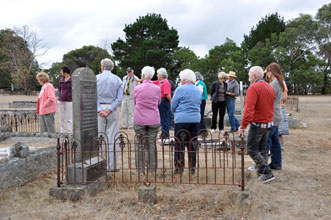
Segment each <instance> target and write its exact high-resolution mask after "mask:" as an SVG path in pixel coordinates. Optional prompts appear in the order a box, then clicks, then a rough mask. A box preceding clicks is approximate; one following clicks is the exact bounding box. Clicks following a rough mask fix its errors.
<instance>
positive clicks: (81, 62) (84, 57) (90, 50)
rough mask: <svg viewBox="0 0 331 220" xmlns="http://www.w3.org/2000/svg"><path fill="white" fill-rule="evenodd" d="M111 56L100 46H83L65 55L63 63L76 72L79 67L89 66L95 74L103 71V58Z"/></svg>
mask: <svg viewBox="0 0 331 220" xmlns="http://www.w3.org/2000/svg"><path fill="white" fill-rule="evenodd" d="M104 58H110V59H111V55H110V54H109V53H108V52H107V51H106V50H105V49H102V48H100V47H95V46H92V45H91V46H83V47H82V48H80V49H76V50H72V51H70V52H68V53H67V54H64V55H63V59H62V63H63V64H64V65H66V66H68V67H69V69H70V70H71V71H72V72H74V71H75V69H77V68H79V67H89V68H90V69H91V70H92V71H93V72H94V73H95V74H98V73H99V72H100V71H101V64H100V62H101V60H102V59H104Z"/></svg>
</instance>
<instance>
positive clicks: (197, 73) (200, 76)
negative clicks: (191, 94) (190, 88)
mask: <svg viewBox="0 0 331 220" xmlns="http://www.w3.org/2000/svg"><path fill="white" fill-rule="evenodd" d="M194 74H195V77H196V79H197V81H199V80H201V81H203V80H204V78H203V75H202V74H201V73H200V72H194Z"/></svg>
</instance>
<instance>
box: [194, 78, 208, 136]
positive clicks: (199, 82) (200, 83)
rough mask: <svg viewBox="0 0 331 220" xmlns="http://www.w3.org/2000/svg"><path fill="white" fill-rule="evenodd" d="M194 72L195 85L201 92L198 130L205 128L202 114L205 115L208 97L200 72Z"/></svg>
mask: <svg viewBox="0 0 331 220" xmlns="http://www.w3.org/2000/svg"><path fill="white" fill-rule="evenodd" d="M194 74H195V77H196V82H195V86H197V87H198V88H199V89H200V91H201V94H202V100H201V105H200V115H201V119H200V130H205V129H206V125H205V121H204V115H205V108H206V101H207V99H208V93H207V86H206V84H205V83H204V82H203V80H204V78H203V76H202V74H201V73H200V72H195V73H194Z"/></svg>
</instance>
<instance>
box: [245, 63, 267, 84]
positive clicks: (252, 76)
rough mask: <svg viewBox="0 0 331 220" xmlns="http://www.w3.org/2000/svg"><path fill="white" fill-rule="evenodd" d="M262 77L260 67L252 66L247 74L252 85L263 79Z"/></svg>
mask: <svg viewBox="0 0 331 220" xmlns="http://www.w3.org/2000/svg"><path fill="white" fill-rule="evenodd" d="M263 75H264V72H263V69H262V68H261V67H260V66H253V67H251V68H250V69H249V72H248V77H249V82H250V83H251V84H253V83H255V81H256V80H258V79H261V78H263Z"/></svg>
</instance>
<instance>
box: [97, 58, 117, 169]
mask: <svg viewBox="0 0 331 220" xmlns="http://www.w3.org/2000/svg"><path fill="white" fill-rule="evenodd" d="M113 68H114V63H113V61H111V59H108V58H105V59H103V60H101V72H102V73H100V74H98V75H97V102H98V132H102V133H105V134H106V135H107V138H108V150H107V154H108V164H107V167H108V170H110V171H116V170H117V169H118V168H117V160H118V157H119V150H120V148H119V145H118V142H116V147H115V149H114V141H115V140H114V138H115V134H116V133H117V132H119V130H120V126H119V124H120V123H119V113H118V106H119V105H120V104H121V102H122V99H123V85H122V80H121V79H120V78H119V77H118V76H116V75H114V74H113V73H112V72H111V70H112V69H113ZM114 150H115V152H116V153H115V154H114Z"/></svg>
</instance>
